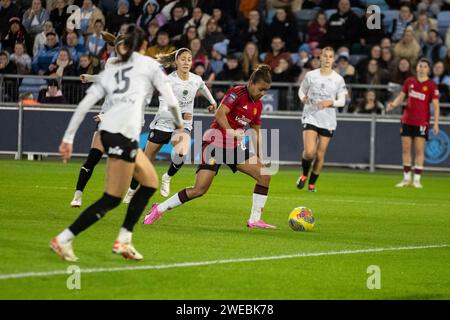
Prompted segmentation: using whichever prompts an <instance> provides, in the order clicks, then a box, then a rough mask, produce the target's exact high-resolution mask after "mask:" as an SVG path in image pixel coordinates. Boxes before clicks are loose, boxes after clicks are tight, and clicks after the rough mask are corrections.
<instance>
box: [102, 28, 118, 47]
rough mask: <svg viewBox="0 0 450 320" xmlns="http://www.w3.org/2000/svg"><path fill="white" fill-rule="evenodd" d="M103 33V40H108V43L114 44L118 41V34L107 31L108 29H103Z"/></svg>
mask: <svg viewBox="0 0 450 320" xmlns="http://www.w3.org/2000/svg"><path fill="white" fill-rule="evenodd" d="M100 33H101V35H102V38H103V40H105V41H106V43H108V44H109V45H111V46H113V45H114V43H115V42H116V38H117V37H116V36H115V35H113V34H111V33H109V32H107V31H101V32H100Z"/></svg>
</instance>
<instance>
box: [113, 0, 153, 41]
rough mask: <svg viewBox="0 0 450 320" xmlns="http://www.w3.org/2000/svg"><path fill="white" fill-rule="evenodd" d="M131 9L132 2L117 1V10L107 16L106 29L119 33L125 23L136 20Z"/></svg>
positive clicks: (125, 0)
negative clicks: (133, 18)
mask: <svg viewBox="0 0 450 320" xmlns="http://www.w3.org/2000/svg"><path fill="white" fill-rule="evenodd" d="M129 10H130V3H129V2H128V0H119V1H118V2H117V10H115V11H113V12H111V13H110V14H109V15H108V16H107V19H106V21H107V24H106V30H107V31H108V32H110V33H112V34H117V32H118V31H119V29H120V27H121V26H122V25H123V24H129V23H131V22H134V21H133V20H132V17H131V14H130V12H129ZM144 30H145V28H144Z"/></svg>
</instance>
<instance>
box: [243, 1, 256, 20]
mask: <svg viewBox="0 0 450 320" xmlns="http://www.w3.org/2000/svg"><path fill="white" fill-rule="evenodd" d="M258 2H259V1H258V0H248V1H239V13H240V14H241V15H242V16H243V17H244V19H248V18H249V16H250V12H252V11H253V10H258Z"/></svg>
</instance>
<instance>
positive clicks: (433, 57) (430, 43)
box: [422, 29, 447, 63]
mask: <svg viewBox="0 0 450 320" xmlns="http://www.w3.org/2000/svg"><path fill="white" fill-rule="evenodd" d="M446 54H447V48H446V47H445V45H444V44H443V43H442V40H441V38H440V36H439V32H437V31H436V30H434V29H432V30H430V31H428V38H427V41H426V42H425V43H424V44H423V45H422V55H423V57H425V58H427V59H428V61H431V62H432V63H433V62H435V61H437V60H441V59H444V58H445V56H446Z"/></svg>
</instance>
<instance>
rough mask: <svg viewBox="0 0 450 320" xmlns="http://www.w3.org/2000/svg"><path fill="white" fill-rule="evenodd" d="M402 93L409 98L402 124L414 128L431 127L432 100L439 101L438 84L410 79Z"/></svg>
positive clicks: (407, 80)
mask: <svg viewBox="0 0 450 320" xmlns="http://www.w3.org/2000/svg"><path fill="white" fill-rule="evenodd" d="M402 91H403V92H404V93H405V94H406V95H407V96H408V101H407V104H406V108H405V109H404V111H403V117H402V119H401V122H402V123H405V124H409V125H412V126H429V125H430V103H431V100H434V99H439V90H438V88H437V86H436V84H435V83H434V82H433V81H432V80H430V79H428V80H427V81H424V82H420V81H419V80H417V78H415V77H409V78H408V79H406V81H405V84H404V85H403V89H402Z"/></svg>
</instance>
